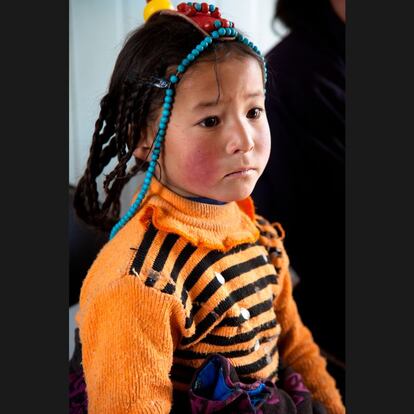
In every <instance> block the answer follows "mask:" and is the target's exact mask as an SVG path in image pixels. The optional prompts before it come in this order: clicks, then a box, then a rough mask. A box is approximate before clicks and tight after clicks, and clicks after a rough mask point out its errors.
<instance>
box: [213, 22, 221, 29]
mask: <svg viewBox="0 0 414 414" xmlns="http://www.w3.org/2000/svg"><path fill="white" fill-rule="evenodd" d="M214 27H216V28H217V29H218V28H219V27H221V21H220V20H216V21H215V22H214Z"/></svg>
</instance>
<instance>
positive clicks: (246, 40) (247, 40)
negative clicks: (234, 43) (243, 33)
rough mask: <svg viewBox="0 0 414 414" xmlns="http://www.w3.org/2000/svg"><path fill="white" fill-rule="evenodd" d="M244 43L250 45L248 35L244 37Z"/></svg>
mask: <svg viewBox="0 0 414 414" xmlns="http://www.w3.org/2000/svg"><path fill="white" fill-rule="evenodd" d="M243 43H244V44H245V45H248V44H249V39H248V38H247V37H245V38H244V39H243Z"/></svg>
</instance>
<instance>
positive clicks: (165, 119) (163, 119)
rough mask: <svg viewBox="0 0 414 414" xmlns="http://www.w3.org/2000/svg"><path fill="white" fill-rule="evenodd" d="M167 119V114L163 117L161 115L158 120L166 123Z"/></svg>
mask: <svg viewBox="0 0 414 414" xmlns="http://www.w3.org/2000/svg"><path fill="white" fill-rule="evenodd" d="M168 119H169V118H168V116H163V117H161V119H160V121H161V122H164V124H166V123H167V122H168Z"/></svg>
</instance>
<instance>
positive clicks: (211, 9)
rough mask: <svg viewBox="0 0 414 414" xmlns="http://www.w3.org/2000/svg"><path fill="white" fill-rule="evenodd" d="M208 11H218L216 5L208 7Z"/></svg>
mask: <svg viewBox="0 0 414 414" xmlns="http://www.w3.org/2000/svg"><path fill="white" fill-rule="evenodd" d="M208 9H209V10H210V11H211V12H213V11H214V10H216V6H215V5H214V4H210V5H209V6H208Z"/></svg>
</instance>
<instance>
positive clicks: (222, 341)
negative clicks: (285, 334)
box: [201, 319, 277, 346]
mask: <svg viewBox="0 0 414 414" xmlns="http://www.w3.org/2000/svg"><path fill="white" fill-rule="evenodd" d="M276 326H277V322H276V319H273V320H271V321H269V322H265V323H263V324H262V325H259V326H256V327H255V328H253V329H252V330H251V331H248V332H244V333H241V334H238V335H234V336H231V337H227V336H220V335H213V334H209V335H207V336H206V337H205V338H204V339H203V340H202V341H201V342H203V343H205V344H210V345H218V346H232V345H236V344H240V343H243V342H247V341H250V340H252V339H253V338H254V337H255V336H256V335H257V334H258V333H260V332H263V331H267V330H268V329H272V328H275V327H276Z"/></svg>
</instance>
